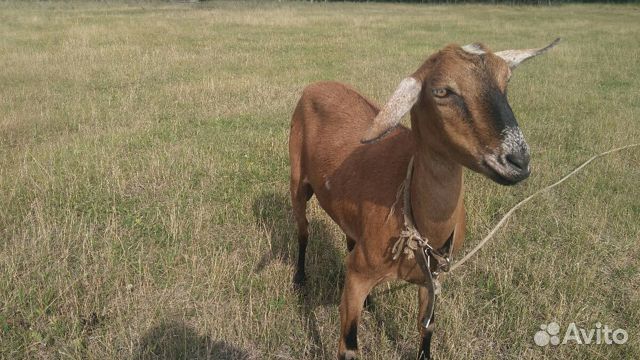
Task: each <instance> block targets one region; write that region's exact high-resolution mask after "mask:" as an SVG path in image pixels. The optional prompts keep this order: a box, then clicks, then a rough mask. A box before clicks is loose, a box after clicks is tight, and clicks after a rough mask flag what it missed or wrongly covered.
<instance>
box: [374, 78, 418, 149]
mask: <svg viewBox="0 0 640 360" xmlns="http://www.w3.org/2000/svg"><path fill="white" fill-rule="evenodd" d="M421 90H422V83H421V82H420V81H418V80H416V79H414V78H412V77H407V78H405V79H403V80H402V81H401V82H400V84H399V85H398V87H397V88H396V90H395V91H394V92H393V94H392V95H391V97H390V98H389V101H387V103H386V104H385V105H384V106H383V107H382V110H380V112H379V113H378V115H377V116H376V117H375V119H373V123H372V124H371V127H370V128H369V130H367V133H366V134H365V136H364V138H363V139H362V142H365V143H366V142H371V141H374V140H377V139H378V138H380V137H382V136H383V135H385V134H386V133H387V132H388V131H389V130H390V129H391V128H393V127H395V126H396V125H398V123H399V122H400V119H402V117H403V116H404V115H405V114H406V113H408V112H409V110H411V108H412V107H413V105H414V104H415V103H416V102H417V101H418V97H419V95H420V91H421Z"/></svg>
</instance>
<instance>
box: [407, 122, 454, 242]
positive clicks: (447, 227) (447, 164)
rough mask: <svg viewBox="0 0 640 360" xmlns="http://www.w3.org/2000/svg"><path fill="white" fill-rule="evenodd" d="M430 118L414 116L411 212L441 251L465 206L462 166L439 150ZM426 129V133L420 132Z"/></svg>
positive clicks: (419, 227) (421, 231)
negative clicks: (431, 128)
mask: <svg viewBox="0 0 640 360" xmlns="http://www.w3.org/2000/svg"><path fill="white" fill-rule="evenodd" d="M430 120H431V119H429V118H428V115H427V114H417V113H413V112H412V114H411V122H412V129H413V130H412V131H413V133H414V136H415V141H416V142H415V144H416V153H415V155H414V169H413V178H412V180H411V208H412V210H413V216H414V221H415V224H416V226H417V228H418V230H419V231H420V233H421V234H422V235H423V236H426V237H427V238H429V240H430V241H432V242H433V245H434V246H435V247H436V248H437V247H439V246H440V245H442V244H443V243H444V242H445V241H446V239H447V238H448V237H449V235H450V234H451V232H452V231H453V229H454V227H455V224H456V220H457V219H458V218H459V216H458V215H459V214H460V212H461V211H463V209H462V206H463V202H462V187H463V184H462V166H461V165H460V164H458V163H457V162H455V161H454V160H453V159H451V157H450V156H449V155H448V154H447V152H446V151H443V150H442V149H441V148H440V147H441V146H439V145H440V141H439V139H436V138H434V136H433V133H432V132H431V131H425V130H426V129H425V127H424V126H423V125H424V124H427V123H426V122H428V121H430ZM420 129H422V131H420Z"/></svg>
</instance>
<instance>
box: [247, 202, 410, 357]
mask: <svg viewBox="0 0 640 360" xmlns="http://www.w3.org/2000/svg"><path fill="white" fill-rule="evenodd" d="M253 213H254V216H255V219H256V222H257V225H258V226H261V227H264V228H265V230H266V231H267V232H268V233H269V234H270V238H271V247H270V248H271V249H270V251H269V252H267V253H265V254H264V255H263V256H262V258H261V259H260V260H259V261H258V264H257V265H256V267H255V271H256V272H261V271H262V270H263V269H264V268H265V267H266V266H267V265H268V264H269V263H270V262H271V261H274V260H278V261H282V262H286V263H289V264H291V265H293V266H294V267H295V265H296V261H297V250H298V244H297V230H296V224H295V221H294V220H293V217H292V212H291V206H290V202H289V198H288V197H285V196H284V195H282V194H278V193H275V192H264V193H262V194H261V195H259V196H258V197H257V198H256V199H255V200H254V202H253ZM307 218H308V219H309V243H308V246H307V256H306V270H307V273H306V275H307V279H306V283H305V285H304V286H303V287H302V288H301V289H298V291H297V293H298V302H299V305H300V307H299V308H300V316H301V317H302V318H303V320H304V321H305V323H306V324H308V325H307V336H308V337H309V339H310V340H311V341H312V343H313V348H312V349H311V350H310V351H309V353H308V354H305V359H329V358H332V357H333V356H334V354H335V352H334V351H333V350H334V349H333V347H332V345H334V344H329V346H328V347H327V344H325V343H323V341H322V337H321V333H320V327H319V326H318V323H317V320H316V316H315V315H314V310H315V308H316V307H318V306H327V305H334V306H336V308H337V305H338V303H339V302H340V295H341V292H342V285H343V282H344V258H345V256H346V252H347V250H346V242H345V241H343V242H344V248H343V249H339V248H338V247H336V245H334V240H333V235H332V234H331V233H330V231H329V229H328V227H327V225H326V224H325V222H324V221H322V220H318V219H314V218H313V217H312V216H310V215H309V211H308V210H307ZM291 276H292V277H293V272H292V273H291ZM292 286H293V284H292ZM368 300H369V303H368V305H367V309H368V310H369V311H370V312H371V314H372V315H373V317H374V319H375V321H376V323H377V325H378V326H380V327H384V328H385V334H386V335H387V337H388V338H389V340H390V341H392V342H393V343H396V342H397V339H398V337H399V336H400V331H399V329H398V327H397V325H396V323H395V320H394V319H393V317H394V315H393V314H390V313H387V312H385V311H383V310H382V309H377V307H376V306H375V302H374V301H373V300H371V299H368ZM336 331H338V329H336Z"/></svg>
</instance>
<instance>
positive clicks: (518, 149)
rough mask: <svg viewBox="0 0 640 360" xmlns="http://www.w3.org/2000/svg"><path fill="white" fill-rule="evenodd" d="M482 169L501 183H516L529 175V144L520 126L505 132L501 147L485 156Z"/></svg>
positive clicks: (492, 178)
mask: <svg viewBox="0 0 640 360" xmlns="http://www.w3.org/2000/svg"><path fill="white" fill-rule="evenodd" d="M481 167H482V169H483V170H484V173H485V175H487V176H488V177H489V178H490V179H491V180H493V181H495V182H497V183H498V184H501V185H514V184H517V183H519V182H520V181H522V180H524V179H526V178H528V177H529V174H531V168H530V166H529V146H528V145H527V143H526V142H525V140H524V137H523V136H522V132H521V131H520V129H519V128H517V127H514V128H509V129H507V130H505V131H504V132H503V141H502V144H501V145H500V147H499V148H498V149H497V151H495V152H494V153H492V154H487V155H485V156H483V159H482V164H481Z"/></svg>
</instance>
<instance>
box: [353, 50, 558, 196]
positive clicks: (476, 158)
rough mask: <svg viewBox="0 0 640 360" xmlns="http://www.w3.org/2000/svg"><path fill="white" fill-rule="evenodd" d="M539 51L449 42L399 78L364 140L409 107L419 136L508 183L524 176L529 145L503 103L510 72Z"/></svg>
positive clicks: (379, 132)
mask: <svg viewBox="0 0 640 360" xmlns="http://www.w3.org/2000/svg"><path fill="white" fill-rule="evenodd" d="M559 40H560V39H556V40H555V41H554V42H553V43H551V44H550V45H548V46H546V47H544V48H540V49H526V50H507V51H500V52H496V53H492V52H491V51H490V50H489V49H487V48H486V47H485V46H484V45H481V44H471V45H466V46H462V47H460V46H456V45H449V46H447V47H446V48H444V49H442V50H441V51H439V52H438V53H436V54H434V55H432V56H431V57H429V58H428V59H427V60H426V61H425V63H424V64H423V65H422V66H421V67H420V68H419V69H418V70H417V71H416V72H415V73H413V74H412V75H411V76H410V77H408V78H406V79H404V80H403V81H402V82H401V83H400V85H399V86H398V88H397V89H396V91H395V92H394V94H393V95H392V96H391V98H390V99H389V101H388V102H387V104H386V105H385V106H384V107H383V108H382V110H381V111H380V113H379V114H378V115H377V116H376V118H375V120H374V123H373V124H372V126H371V128H370V129H369V130H368V132H367V134H366V135H365V137H364V139H363V142H370V141H375V140H377V139H379V138H381V137H382V136H384V135H385V134H386V133H387V132H388V131H389V130H391V129H392V128H393V127H395V126H396V125H397V124H398V123H399V122H400V119H401V118H402V116H404V115H405V114H406V113H407V112H408V111H409V110H411V109H412V112H413V113H414V115H416V116H415V118H416V119H420V121H418V122H415V121H414V123H413V124H412V126H413V131H415V132H416V134H417V136H418V138H422V137H428V138H429V140H430V141H431V142H435V145H436V146H433V147H432V149H431V150H438V149H443V151H446V153H447V154H448V155H449V156H451V157H452V158H453V160H455V161H457V162H459V163H460V164H462V165H464V166H466V167H468V168H470V169H472V170H474V171H477V172H480V173H482V174H484V175H486V176H488V177H489V178H491V179H492V180H494V181H496V182H498V183H500V184H503V185H511V184H515V183H517V182H519V181H521V180H524V179H525V178H527V177H528V176H529V172H530V170H529V147H528V145H527V143H526V142H525V140H524V137H523V136H522V132H521V131H520V128H519V127H518V123H517V122H516V119H515V116H514V115H513V112H512V110H511V107H510V106H509V103H508V101H507V95H506V91H507V83H508V82H509V78H510V77H511V71H512V70H513V69H515V68H516V67H517V66H518V65H519V64H520V63H522V62H523V61H525V60H527V59H529V58H532V57H534V56H537V55H540V54H542V53H544V52H546V51H547V50H549V49H550V48H552V47H553V46H555V45H556V44H557V43H558V42H559Z"/></svg>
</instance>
